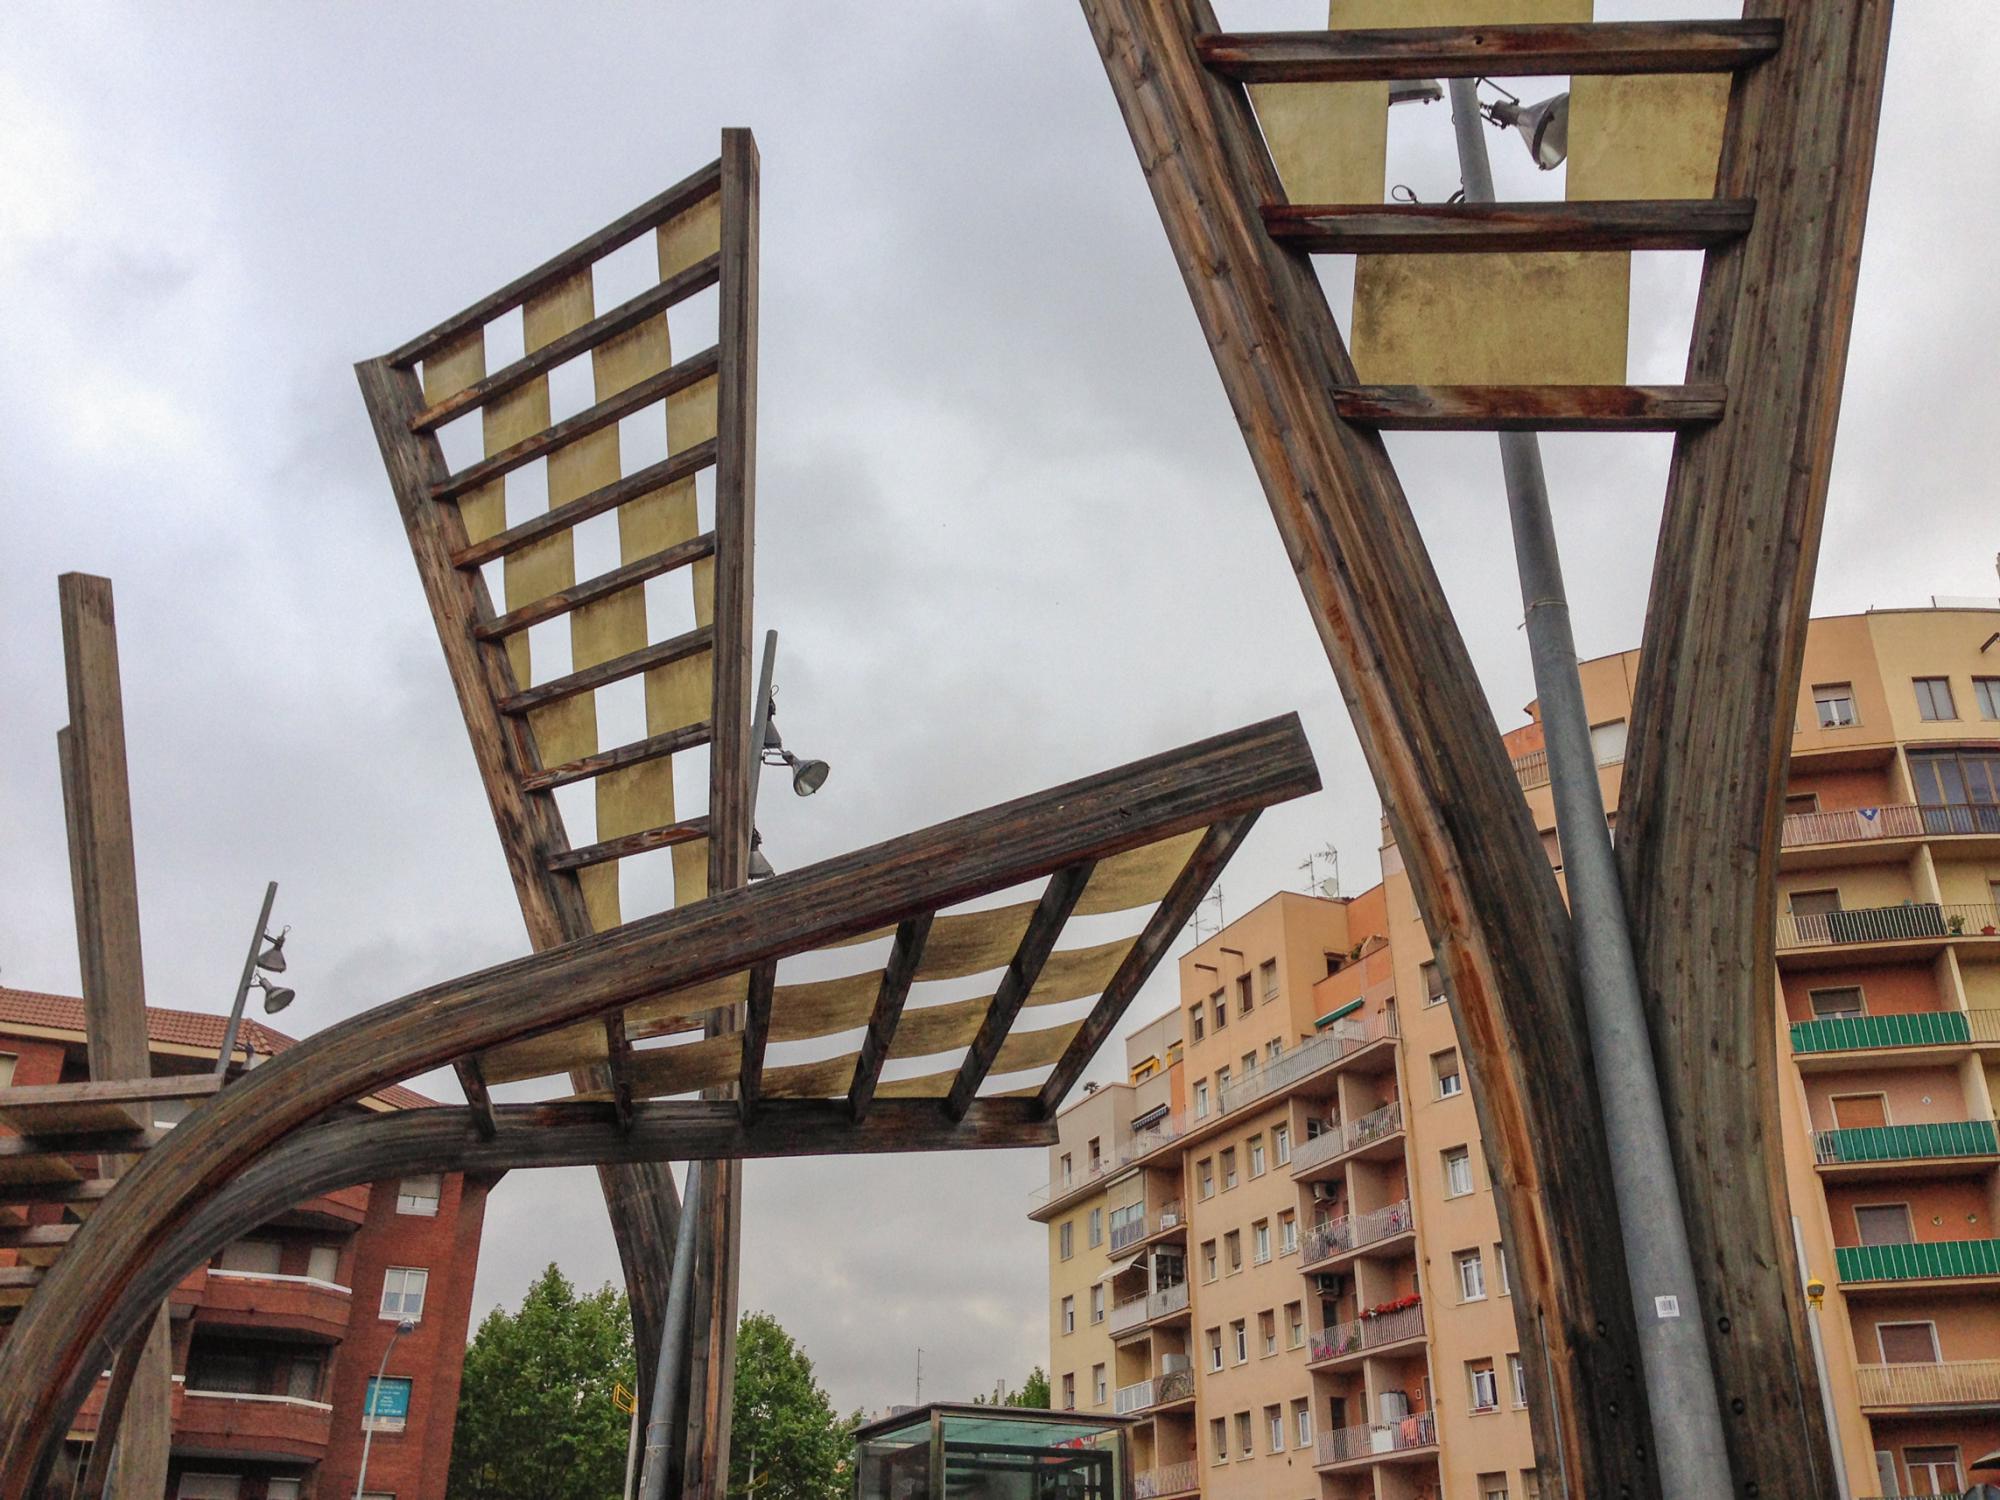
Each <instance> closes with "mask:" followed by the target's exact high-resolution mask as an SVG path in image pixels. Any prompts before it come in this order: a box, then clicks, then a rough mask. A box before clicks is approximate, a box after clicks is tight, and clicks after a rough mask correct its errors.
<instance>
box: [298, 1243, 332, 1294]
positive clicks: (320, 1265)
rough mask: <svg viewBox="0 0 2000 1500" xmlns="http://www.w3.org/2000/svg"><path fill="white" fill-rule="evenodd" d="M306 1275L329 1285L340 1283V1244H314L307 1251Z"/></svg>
mask: <svg viewBox="0 0 2000 1500" xmlns="http://www.w3.org/2000/svg"><path fill="white" fill-rule="evenodd" d="M306 1275H308V1276H310V1277H311V1278H312V1279H313V1280H314V1281H324V1282H325V1283H326V1284H327V1285H328V1286H339V1285H340V1279H339V1278H340V1246H338V1245H314V1246H313V1247H312V1248H311V1249H310V1250H308V1251H307V1252H306Z"/></svg>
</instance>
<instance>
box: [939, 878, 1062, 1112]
mask: <svg viewBox="0 0 2000 1500" xmlns="http://www.w3.org/2000/svg"><path fill="white" fill-rule="evenodd" d="M1094 868H1096V866H1095V863H1094V862H1093V861H1088V860H1086V861H1084V862H1083V863H1081V864H1075V865H1071V866H1070V867H1069V868H1068V869H1066V870H1058V871H1057V872H1056V873H1055V874H1054V875H1051V876H1050V877H1049V883H1048V886H1047V888H1046V889H1044V890H1043V892H1042V899H1041V900H1040V901H1038V902H1036V903H1035V914H1034V916H1032V917H1030V918H1029V919H1028V930H1027V931H1026V932H1024V933H1023V934H1022V935H1021V946H1020V947H1019V948H1017V949H1015V950H1014V957H1013V958H1012V960H1010V961H1009V963H1008V965H1007V972H1006V973H1005V974H1004V975H1002V976H1001V979H1000V985H999V988H998V989H996V990H994V992H993V1003H992V1005H991V1007H990V1008H989V1009H988V1010H987V1012H986V1019H985V1021H984V1022H983V1023H981V1025H980V1028H979V1035H978V1036H976V1037H974V1038H973V1039H972V1045H971V1046H970V1047H968V1048H967V1049H966V1053H965V1061H964V1062H963V1063H961V1064H959V1069H958V1077H957V1078H955V1079H953V1080H952V1085H951V1092H950V1093H949V1094H948V1095H946V1096H945V1101H944V1112H945V1114H946V1115H947V1116H949V1117H950V1118H951V1119H954V1120H962V1119H964V1118H965V1110H966V1106H968V1105H969V1104H971V1103H972V1101H973V1099H974V1098H975V1097H976V1096H977V1095H978V1093H979V1085H980V1084H982V1083H984V1082H985V1081H986V1075H987V1073H988V1072H990V1071H991V1070H992V1067H993V1060H994V1058H996V1057H998V1056H999V1055H1000V1045H1001V1043H1003V1042H1005V1041H1006V1040H1007V1033H1008V1032H1010V1031H1012V1030H1013V1029H1014V1018H1015V1017H1016V1016H1018V1015H1020V1013H1021V1007H1022V1006H1023V1005H1026V1004H1027V1003H1028V992H1029V991H1030V990H1032V989H1033V988H1034V987H1035V980H1036V979H1038V978H1039V977H1040V976H1041V972H1042V965H1043V964H1045V963H1046V962H1048V957H1049V954H1050V953H1051V952H1052V951H1054V949H1055V946H1056V939H1057V938H1059V937H1061V936H1062V930H1063V927H1064V926H1065V925H1066V924H1067V923H1068V922H1069V918H1070V913H1071V912H1073V911H1075V910H1076V903H1077V901H1078V899H1079V898H1081V897H1082V895H1083V888H1084V886H1085V885H1086V884H1088V883H1089V880H1090V872H1091V871H1092V870H1093V869H1094Z"/></svg>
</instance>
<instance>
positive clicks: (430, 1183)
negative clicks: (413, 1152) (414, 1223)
mask: <svg viewBox="0 0 2000 1500" xmlns="http://www.w3.org/2000/svg"><path fill="white" fill-rule="evenodd" d="M440 1187H441V1179H440V1178H439V1177H438V1174H437V1173H435V1172H424V1173H421V1174H419V1175H418V1176H415V1177H405V1178H404V1179H403V1180H402V1183H401V1184H400V1185H399V1186H398V1187H397V1188H396V1212H397V1213H399V1214H421V1215H423V1216H424V1217H425V1218H431V1217H434V1216H435V1215H436V1213H437V1211H438V1193H439V1190H440Z"/></svg>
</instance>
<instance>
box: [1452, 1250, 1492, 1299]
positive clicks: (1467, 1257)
mask: <svg viewBox="0 0 2000 1500" xmlns="http://www.w3.org/2000/svg"><path fill="white" fill-rule="evenodd" d="M1451 1260H1452V1264H1453V1265H1454V1266H1456V1267H1457V1268H1458V1300H1459V1301H1461V1302H1484V1301H1485V1300H1486V1259H1485V1257H1484V1256H1482V1255H1481V1254H1480V1253H1479V1252H1478V1251H1477V1250H1476V1249H1475V1250H1461V1251H1459V1252H1458V1253H1457V1254H1456V1255H1454V1256H1452V1258H1451Z"/></svg>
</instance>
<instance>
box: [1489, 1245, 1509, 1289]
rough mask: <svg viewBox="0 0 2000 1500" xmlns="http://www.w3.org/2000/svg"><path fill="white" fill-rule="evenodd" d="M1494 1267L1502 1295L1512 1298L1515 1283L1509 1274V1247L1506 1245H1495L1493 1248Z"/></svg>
mask: <svg viewBox="0 0 2000 1500" xmlns="http://www.w3.org/2000/svg"><path fill="white" fill-rule="evenodd" d="M1493 1267H1494V1271H1493V1274H1494V1279H1495V1280H1496V1281H1498V1282H1499V1283H1500V1295H1501V1296H1503V1297H1508V1296H1512V1295H1513V1292H1514V1282H1513V1279H1512V1278H1511V1277H1509V1276H1508V1274H1507V1247H1506V1246H1505V1245H1495V1246H1494V1247H1493Z"/></svg>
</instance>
